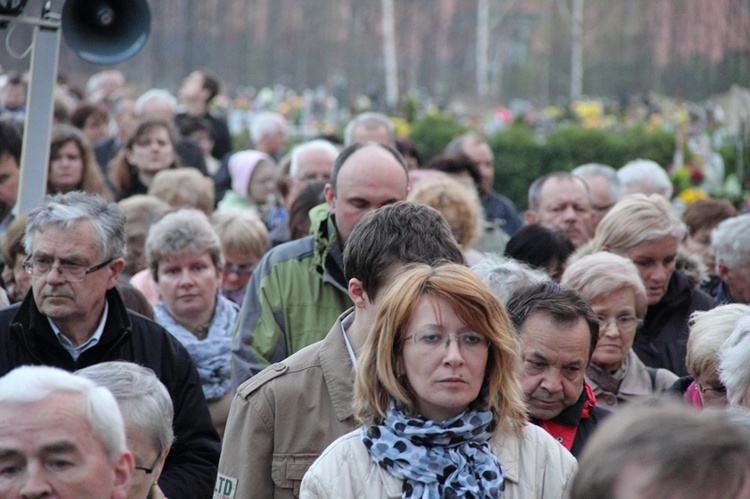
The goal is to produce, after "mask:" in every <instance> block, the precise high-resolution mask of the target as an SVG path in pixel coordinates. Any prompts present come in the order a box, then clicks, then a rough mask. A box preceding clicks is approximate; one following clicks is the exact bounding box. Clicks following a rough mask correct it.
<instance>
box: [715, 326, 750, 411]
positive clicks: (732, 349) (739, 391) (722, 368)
mask: <svg viewBox="0 0 750 499" xmlns="http://www.w3.org/2000/svg"><path fill="white" fill-rule="evenodd" d="M749 358H750V316H745V317H743V318H742V319H740V321H739V322H737V325H736V326H735V328H734V331H732V334H730V335H729V338H727V341H725V342H724V344H723V345H722V346H721V349H720V350H719V377H720V378H721V382H722V384H723V385H724V386H725V387H726V388H727V400H728V401H729V405H730V406H732V407H739V406H744V407H746V408H750V400H745V393H746V392H747V389H748V386H750V362H748V361H747V359H749Z"/></svg>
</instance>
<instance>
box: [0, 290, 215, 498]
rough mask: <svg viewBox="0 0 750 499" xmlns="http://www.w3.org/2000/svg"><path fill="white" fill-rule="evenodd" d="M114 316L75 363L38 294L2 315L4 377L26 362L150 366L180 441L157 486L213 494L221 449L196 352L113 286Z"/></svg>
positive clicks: (70, 367) (175, 492)
mask: <svg viewBox="0 0 750 499" xmlns="http://www.w3.org/2000/svg"><path fill="white" fill-rule="evenodd" d="M107 300H108V302H109V313H108V315H107V322H106V323H105V326H104V333H103V334H102V338H101V341H100V342H99V343H98V344H96V345H95V346H93V347H91V348H90V349H88V350H86V351H84V352H83V353H82V354H81V356H80V357H79V358H78V361H74V360H73V357H71V355H70V353H68V352H67V351H66V350H65V349H64V348H63V347H62V346H61V345H60V342H59V341H58V339H57V337H56V336H55V334H54V332H53V331H52V327H51V326H50V324H49V321H48V320H47V318H46V316H44V315H42V314H41V312H39V309H38V308H37V307H36V303H35V302H34V298H33V295H32V292H29V293H28V294H27V295H26V298H25V299H24V301H23V302H22V303H21V304H16V305H13V306H11V307H8V308H6V309H3V310H1V311H0V376H2V375H4V374H6V373H7V372H8V371H11V370H12V369H14V368H15V367H18V366H21V365H46V366H55V367H59V368H62V369H65V370H67V371H75V370H77V369H82V368H84V367H88V366H91V365H94V364H98V363H100V362H106V361H110V360H124V361H130V362H134V363H136V364H140V365H142V366H144V367H148V368H150V369H152V370H153V371H154V372H155V373H156V376H157V377H158V378H159V379H160V380H161V382H162V383H164V385H165V386H166V387H167V390H168V391H169V394H170V395H171V397H172V402H173V403H174V433H175V441H174V445H173V446H172V450H171V451H170V453H169V456H168V457H167V460H166V463H165V465H164V471H163V472H162V475H161V477H160V478H159V486H160V487H161V489H162V491H163V492H164V495H165V496H166V497H169V498H204V497H211V494H212V491H213V485H214V481H215V479H216V469H217V466H218V463H219V452H220V450H221V444H220V441H219V437H218V435H217V434H216V431H215V430H214V427H213V424H212V422H211V415H210V414H209V412H208V406H207V405H206V399H205V398H204V396H203V390H202V389H201V385H200V381H199V379H198V373H197V371H196V370H195V365H194V364H193V361H192V359H191V358H190V354H188V352H187V350H185V348H184V347H183V346H182V345H181V344H180V343H179V342H178V341H177V340H176V339H174V338H173V337H172V336H171V335H170V334H169V333H168V332H167V331H166V330H165V329H164V328H162V327H161V326H160V325H158V324H157V323H155V322H153V321H151V320H149V319H147V318H145V317H143V316H141V315H139V314H137V313H135V312H132V311H129V310H126V308H125V305H124V304H123V302H122V300H121V298H120V295H119V293H118V292H117V291H116V290H115V289H111V290H109V291H107Z"/></svg>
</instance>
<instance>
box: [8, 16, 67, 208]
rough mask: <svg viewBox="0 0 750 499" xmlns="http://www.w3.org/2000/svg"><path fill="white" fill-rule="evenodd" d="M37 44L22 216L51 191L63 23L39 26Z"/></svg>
mask: <svg viewBox="0 0 750 499" xmlns="http://www.w3.org/2000/svg"><path fill="white" fill-rule="evenodd" d="M33 43H34V45H33V48H32V52H31V72H30V77H29V79H30V82H29V93H28V98H27V99H26V101H27V110H26V123H25V125H24V132H23V151H22V153H21V172H20V173H21V175H20V180H19V184H18V211H19V213H26V212H28V211H30V210H32V209H33V208H34V207H35V206H37V205H38V204H39V202H40V201H41V200H42V198H43V197H44V195H45V194H46V192H47V168H48V165H49V146H50V136H51V132H52V114H53V109H54V90H55V81H56V78H57V54H58V52H59V50H60V26H59V23H58V25H57V26H55V27H47V26H35V27H34V42H33Z"/></svg>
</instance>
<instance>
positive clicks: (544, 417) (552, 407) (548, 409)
mask: <svg viewBox="0 0 750 499" xmlns="http://www.w3.org/2000/svg"><path fill="white" fill-rule="evenodd" d="M562 410H563V406H562V403H561V402H554V403H547V402H538V401H533V402H531V403H530V404H529V412H530V413H531V416H532V417H533V418H534V419H538V420H540V421H548V420H550V419H555V418H556V417H557V416H559V415H560V413H561V412H562Z"/></svg>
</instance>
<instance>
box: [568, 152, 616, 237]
mask: <svg viewBox="0 0 750 499" xmlns="http://www.w3.org/2000/svg"><path fill="white" fill-rule="evenodd" d="M570 173H572V174H573V175H575V176H577V177H581V178H582V179H583V181H584V182H586V185H588V186H589V192H590V194H591V210H592V211H593V212H594V219H593V226H592V230H591V232H592V234H593V232H594V231H595V230H596V226H597V225H599V222H601V220H602V218H604V215H606V214H607V213H608V212H609V210H610V209H611V208H612V207H613V206H614V205H615V203H617V202H618V201H619V200H620V198H621V197H622V193H623V188H622V183H620V178H619V177H618V176H617V170H615V169H614V168H612V167H611V166H609V165H602V164H599V163H586V164H585V165H581V166H578V167H576V168H574V169H573V171H571V172H570Z"/></svg>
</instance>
